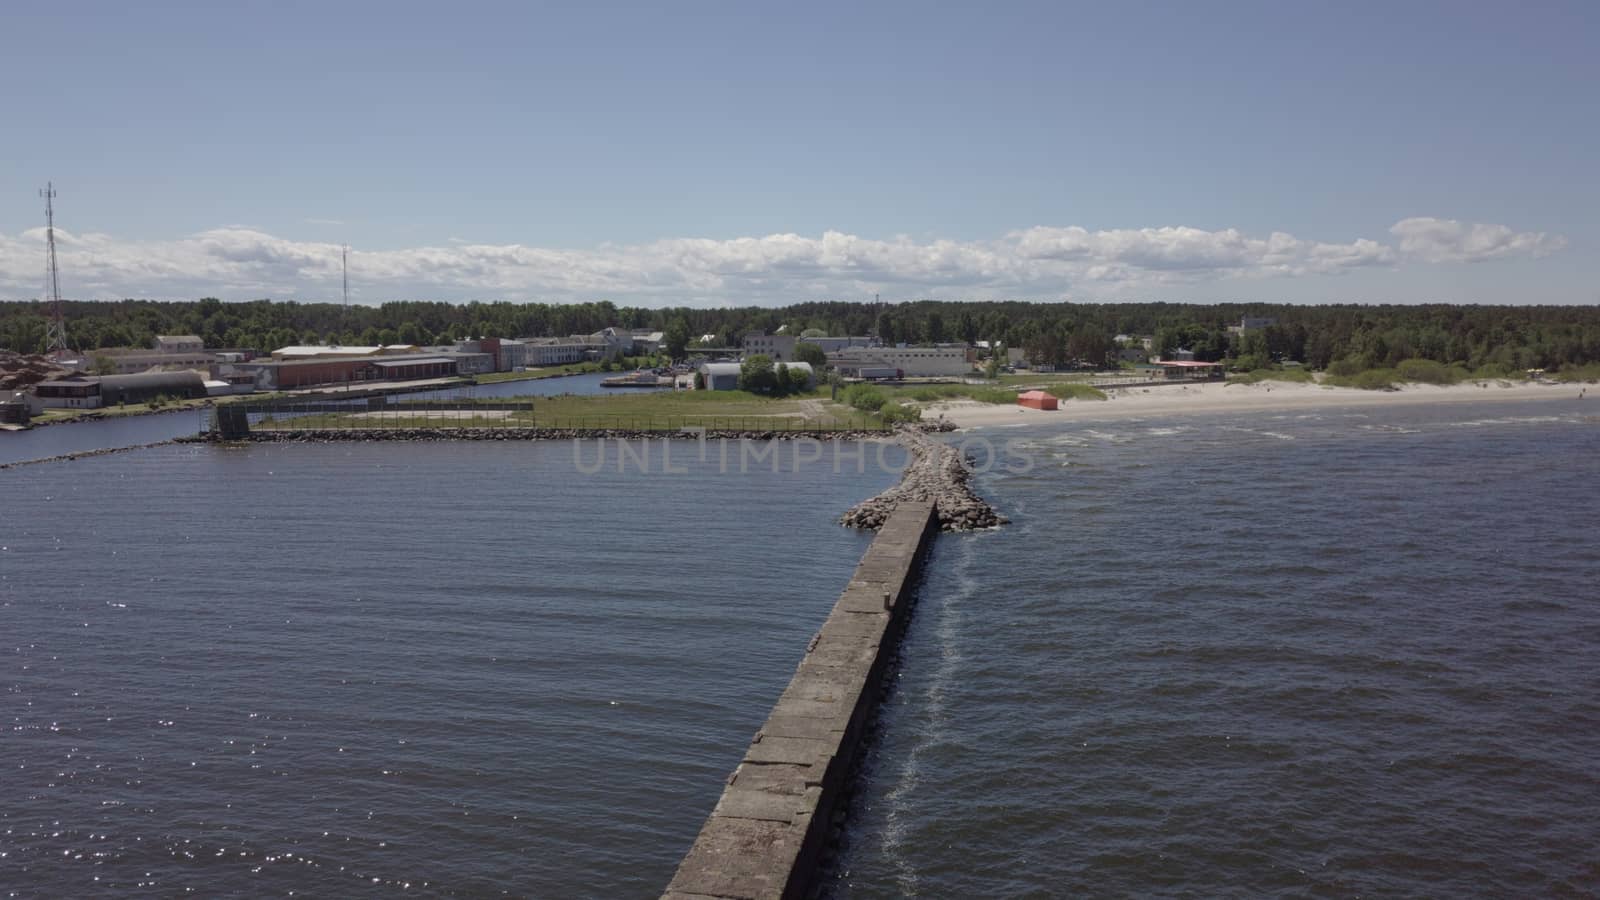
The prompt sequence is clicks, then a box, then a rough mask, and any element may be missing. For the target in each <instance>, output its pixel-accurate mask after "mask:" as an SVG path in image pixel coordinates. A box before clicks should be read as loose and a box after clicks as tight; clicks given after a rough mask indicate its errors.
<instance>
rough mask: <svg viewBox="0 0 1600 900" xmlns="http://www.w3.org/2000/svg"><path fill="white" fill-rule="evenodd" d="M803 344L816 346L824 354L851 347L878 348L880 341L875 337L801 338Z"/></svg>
mask: <svg viewBox="0 0 1600 900" xmlns="http://www.w3.org/2000/svg"><path fill="white" fill-rule="evenodd" d="M800 340H801V342H803V343H807V344H816V345H817V346H818V347H821V348H822V352H823V353H838V352H839V351H840V350H844V349H846V348H849V347H876V346H877V345H878V339H877V338H875V337H809V338H801V339H800Z"/></svg>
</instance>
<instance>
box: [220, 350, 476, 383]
mask: <svg viewBox="0 0 1600 900" xmlns="http://www.w3.org/2000/svg"><path fill="white" fill-rule="evenodd" d="M463 363H467V364H469V365H470V366H471V367H472V368H473V369H475V370H481V371H494V369H493V366H494V358H493V356H491V355H490V354H487V353H437V354H426V353H417V354H404V355H399V356H362V357H356V358H354V359H314V358H313V359H301V360H294V361H290V360H252V361H251V362H246V363H237V364H235V365H234V367H233V368H234V371H236V372H248V373H250V374H251V375H253V376H254V377H255V384H256V388H257V389H258V390H263V391H282V390H291V389H294V388H305V387H316V386H320V385H339V384H356V383H361V382H367V381H413V380H417V379H422V378H453V377H455V376H457V375H460V374H461V366H462V364H463Z"/></svg>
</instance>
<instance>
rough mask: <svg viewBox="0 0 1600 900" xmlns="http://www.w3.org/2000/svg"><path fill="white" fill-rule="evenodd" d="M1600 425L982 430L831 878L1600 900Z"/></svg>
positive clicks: (1337, 423) (1568, 420)
mask: <svg viewBox="0 0 1600 900" xmlns="http://www.w3.org/2000/svg"><path fill="white" fill-rule="evenodd" d="M1597 412H1600V410H1596V409H1593V408H1589V409H1585V408H1584V407H1583V404H1582V403H1578V402H1575V401H1558V402H1551V403H1542V404H1520V405H1515V406H1503V405H1502V406H1496V405H1483V406H1477V405H1474V406H1471V407H1462V406H1452V407H1447V408H1438V409H1429V408H1406V409H1393V410H1381V411H1380V410H1364V411H1360V412H1337V411H1333V412H1321V413H1314V414H1289V415H1283V414H1257V415H1252V416H1239V417H1233V418H1227V417H1223V418H1217V417H1208V418H1200V417H1193V418H1170V419H1165V420H1160V421H1157V420H1154V419H1151V420H1146V421H1121V422H1109V421H1108V422H1103V423H1088V424H1085V425H1083V426H1074V427H1072V428H1071V429H1070V432H1069V433H1065V434H1063V433H1056V434H1053V435H1052V434H1048V433H1042V432H1035V431H1024V430H1014V429H995V430H992V431H986V432H979V433H980V434H988V435H990V436H993V437H998V438H1019V439H1022V440H1024V441H1025V442H1026V447H1027V448H1028V449H1029V450H1030V451H1031V452H1032V453H1033V454H1034V456H1035V459H1036V462H1037V463H1038V465H1037V466H1036V467H1035V468H1034V469H1033V470H1032V471H1030V472H1027V473H1025V474H1020V475H1019V474H1005V473H998V472H997V473H995V474H992V475H987V476H984V477H983V478H981V479H980V481H979V487H980V490H981V491H982V492H983V493H985V495H986V496H989V497H990V498H991V499H993V500H994V501H995V503H996V505H998V506H999V507H1000V508H1001V509H1002V510H1003V511H1004V512H1006V513H1007V514H1008V515H1010V516H1012V517H1013V519H1014V522H1015V524H1013V525H1012V526H1010V527H1009V528H1008V529H1006V530H1003V531H1000V532H995V533H985V534H977V535H971V536H965V537H945V538H941V539H940V540H939V541H938V542H937V544H936V546H935V550H934V553H933V557H932V560H931V564H930V566H929V569H928V573H927V579H926V582H925V587H924V589H923V592H922V596H921V599H920V601H919V604H918V606H917V608H916V611H915V615H914V617H913V619H912V622H911V625H910V630H909V632H908V634H907V638H906V641H905V644H904V648H903V649H904V659H903V665H902V667H901V669H900V673H899V678H898V680H897V681H896V687H895V690H894V692H893V693H892V694H891V697H890V699H889V701H888V703H887V704H886V706H885V708H884V711H883V714H882V717H881V720H880V731H879V735H878V740H877V742H876V743H875V744H874V745H873V750H872V752H871V756H870V758H869V760H868V761H867V763H866V766H865V775H866V777H865V780H864V787H863V790H864V794H865V795H864V796H862V797H860V798H859V799H858V803H857V806H856V808H855V810H854V814H853V819H852V820H851V823H850V825H849V827H848V829H847V842H848V845H847V850H846V852H845V853H844V855H843V859H842V861H841V866H842V874H841V875H840V877H839V879H838V881H837V882H836V883H835V884H834V885H833V888H834V891H835V893H837V894H839V895H849V896H859V897H887V896H903V895H904V896H927V897H991V896H1148V895H1183V896H1198V897H1211V896H1259V895H1276V896H1308V895H1310V896H1341V897H1342V896H1374V895H1376V896H1502V897H1535V896H1540V897H1542V896H1593V895H1595V894H1596V893H1597V892H1600V845H1597V834H1600V831H1597V825H1596V822H1597V821H1600V528H1597V526H1600V483H1597V478H1600V417H1597V416H1596V413H1597Z"/></svg>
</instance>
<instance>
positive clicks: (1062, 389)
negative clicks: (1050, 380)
mask: <svg viewBox="0 0 1600 900" xmlns="http://www.w3.org/2000/svg"><path fill="white" fill-rule="evenodd" d="M1045 390H1046V391H1047V392H1049V394H1050V395H1051V396H1053V397H1056V398H1058V399H1061V400H1104V399H1106V392H1105V391H1102V390H1100V389H1099V388H1096V387H1093V386H1091V385H1087V384H1052V385H1050V386H1049V387H1047V388H1045Z"/></svg>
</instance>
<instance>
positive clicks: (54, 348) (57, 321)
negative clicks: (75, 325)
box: [39, 182, 71, 356]
mask: <svg viewBox="0 0 1600 900" xmlns="http://www.w3.org/2000/svg"><path fill="white" fill-rule="evenodd" d="M39 196H41V197H43V198H44V241H45V246H46V247H48V248H49V255H50V275H49V283H48V284H47V285H46V287H48V288H49V289H50V328H49V331H48V332H46V338H47V340H49V342H50V348H49V350H48V351H46V352H47V353H49V355H51V356H66V355H68V354H69V353H70V352H71V351H69V350H68V349H67V320H66V317H65V316H63V315H62V314H61V273H60V272H59V271H57V269H56V207H55V197H56V186H55V182H46V183H45V188H44V190H42V191H40V192H39Z"/></svg>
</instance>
